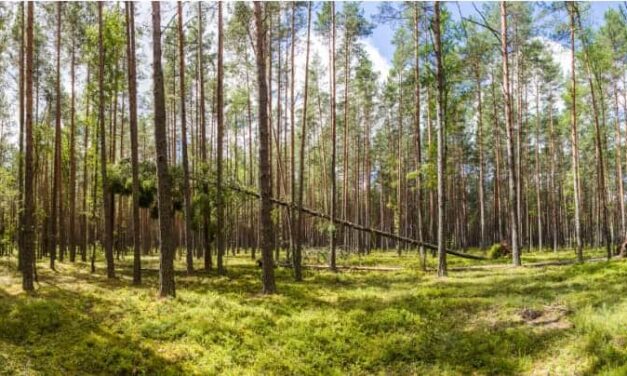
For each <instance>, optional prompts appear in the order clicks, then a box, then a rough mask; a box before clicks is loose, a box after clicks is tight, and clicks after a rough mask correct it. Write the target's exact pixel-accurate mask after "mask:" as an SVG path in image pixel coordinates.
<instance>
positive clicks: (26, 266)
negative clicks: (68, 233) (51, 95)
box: [21, 2, 35, 291]
mask: <svg viewBox="0 0 627 376" xmlns="http://www.w3.org/2000/svg"><path fill="white" fill-rule="evenodd" d="M34 7H35V5H34V4H33V3H32V2H29V3H27V17H28V19H27V22H26V119H25V120H26V124H25V130H26V153H25V156H24V168H25V171H24V216H23V223H22V241H23V244H22V246H23V248H22V254H21V260H22V289H24V291H33V290H34V289H35V286H34V284H33V277H34V274H35V257H34V256H35V238H34V235H35V231H34V230H35V229H34V224H35V223H34V214H35V213H34V212H35V195H34V191H33V185H34V184H33V183H34V177H35V176H34V173H35V171H34V161H33V41H34V38H33V23H34V22H35V17H34V14H33V13H34V11H33V8H34Z"/></svg>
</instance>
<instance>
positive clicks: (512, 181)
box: [501, 1, 521, 266]
mask: <svg viewBox="0 0 627 376" xmlns="http://www.w3.org/2000/svg"><path fill="white" fill-rule="evenodd" d="M507 47H508V44H507V6H506V4H505V2H504V1H502V2H501V56H502V60H503V98H504V102H505V103H504V104H505V126H506V128H507V132H506V135H507V137H506V139H507V170H508V175H509V201H510V202H509V217H510V236H511V242H512V244H511V245H512V262H513V264H514V265H516V266H519V265H520V264H521V261H520V248H519V239H518V235H519V234H518V219H519V218H518V200H519V197H518V191H517V183H516V151H515V148H514V133H513V132H514V130H513V128H514V127H513V119H512V100H511V92H510V85H509V57H508V51H507Z"/></svg>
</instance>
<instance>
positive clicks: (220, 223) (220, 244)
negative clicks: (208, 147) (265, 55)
mask: <svg viewBox="0 0 627 376" xmlns="http://www.w3.org/2000/svg"><path fill="white" fill-rule="evenodd" d="M222 34H223V31H222V2H218V72H217V75H218V77H217V81H218V87H217V106H218V140H217V142H218V145H217V151H218V156H217V169H216V175H217V184H218V186H217V190H216V191H217V197H216V199H217V200H216V201H217V208H216V209H217V212H216V214H217V229H218V234H217V235H218V237H217V239H216V240H217V248H218V273H220V274H224V273H226V270H225V268H224V261H223V259H222V258H223V256H224V248H225V244H224V242H225V239H224V232H225V229H224V192H223V186H222V149H223V145H222V144H223V142H224V141H223V139H224V84H223V79H224V77H223V76H224V68H223V62H222V60H223V54H224V36H223V35H222Z"/></svg>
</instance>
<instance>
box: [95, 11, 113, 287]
mask: <svg viewBox="0 0 627 376" xmlns="http://www.w3.org/2000/svg"><path fill="white" fill-rule="evenodd" d="M102 7H103V3H98V123H99V124H100V126H99V128H100V172H101V175H102V202H103V209H104V215H103V218H104V224H105V226H104V227H105V233H104V236H103V245H104V251H105V259H106V261H107V278H115V269H114V265H113V202H112V201H113V195H112V194H111V191H110V189H109V182H108V181H107V160H108V159H107V141H106V139H107V138H106V132H105V118H104V116H105V115H104V114H105V95H104V90H105V88H104V75H105V71H104V69H105V49H104V40H103V38H104V36H103V34H104V24H103V19H102Z"/></svg>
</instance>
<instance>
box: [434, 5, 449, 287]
mask: <svg viewBox="0 0 627 376" xmlns="http://www.w3.org/2000/svg"><path fill="white" fill-rule="evenodd" d="M434 12H435V18H434V25H433V34H434V35H433V36H434V43H433V44H434V46H433V47H434V49H435V56H436V67H437V70H436V81H437V88H438V95H437V100H438V102H437V106H438V107H437V123H438V151H437V153H438V156H437V158H438V161H437V162H438V164H437V165H438V167H437V170H438V276H439V277H444V276H446V275H447V266H446V247H445V242H446V234H445V228H444V227H445V226H446V222H445V220H446V217H445V214H446V201H445V197H446V196H445V191H444V187H445V184H444V183H445V182H444V180H445V179H446V176H445V168H446V145H445V144H444V142H445V132H446V129H445V127H446V119H445V118H444V116H445V114H446V110H445V108H444V106H445V103H444V67H443V64H442V41H441V38H440V3H439V2H435V3H434Z"/></svg>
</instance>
